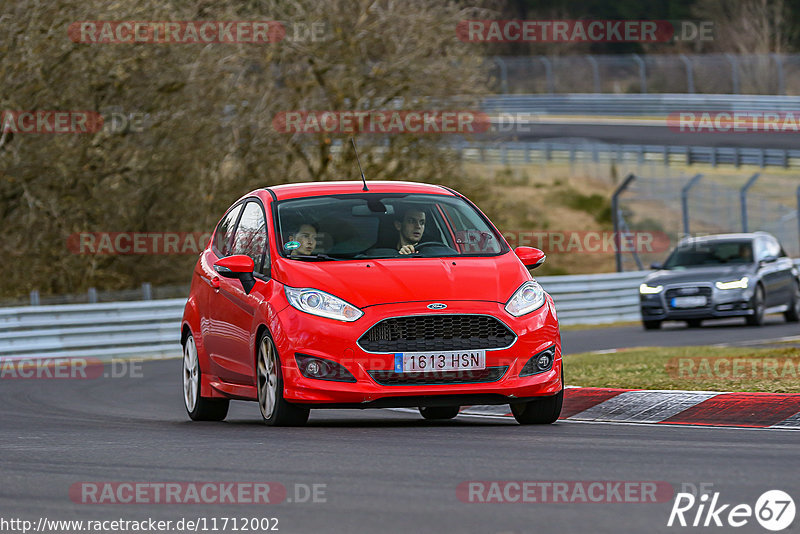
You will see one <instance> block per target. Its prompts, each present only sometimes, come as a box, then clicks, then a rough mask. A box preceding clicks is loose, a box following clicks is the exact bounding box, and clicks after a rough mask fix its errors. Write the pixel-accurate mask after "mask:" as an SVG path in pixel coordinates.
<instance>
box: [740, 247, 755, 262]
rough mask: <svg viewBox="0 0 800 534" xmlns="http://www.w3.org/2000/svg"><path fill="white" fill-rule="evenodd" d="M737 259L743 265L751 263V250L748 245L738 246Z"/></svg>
mask: <svg viewBox="0 0 800 534" xmlns="http://www.w3.org/2000/svg"><path fill="white" fill-rule="evenodd" d="M739 258H740V259H741V260H742V261H743V262H745V263H752V262H753V248H752V247H751V246H750V244H749V243H743V244H741V245H739Z"/></svg>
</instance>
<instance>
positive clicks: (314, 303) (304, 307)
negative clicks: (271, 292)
mask: <svg viewBox="0 0 800 534" xmlns="http://www.w3.org/2000/svg"><path fill="white" fill-rule="evenodd" d="M284 289H285V290H286V298H287V299H288V300H289V304H291V305H292V306H294V307H295V308H297V309H298V310H300V311H303V312H306V313H310V314H312V315H319V316H320V317H327V318H329V319H336V320H337V321H347V322H352V321H355V320H356V319H358V318H360V317H361V316H362V315H364V312H362V311H361V310H359V309H358V308H356V307H355V306H353V305H352V304H348V303H347V302H345V301H343V300H342V299H340V298H338V297H334V296H333V295H331V294H328V293H325V292H324V291H320V290H319V289H311V288H308V287H306V288H302V289H297V288H294V287H289V286H284Z"/></svg>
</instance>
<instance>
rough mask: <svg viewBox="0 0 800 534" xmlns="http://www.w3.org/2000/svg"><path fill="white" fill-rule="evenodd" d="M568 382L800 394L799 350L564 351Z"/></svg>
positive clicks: (704, 348)
mask: <svg viewBox="0 0 800 534" xmlns="http://www.w3.org/2000/svg"><path fill="white" fill-rule="evenodd" d="M564 370H565V378H566V382H567V384H569V385H575V386H583V387H603V388H629V389H682V390H700V391H759V392H764V393H800V350H798V349H797V348H796V347H786V348H766V349H753V348H739V347H732V348H727V347H726V348H722V347H642V348H635V349H625V350H622V351H620V352H616V353H612V354H592V353H581V354H568V355H565V356H564Z"/></svg>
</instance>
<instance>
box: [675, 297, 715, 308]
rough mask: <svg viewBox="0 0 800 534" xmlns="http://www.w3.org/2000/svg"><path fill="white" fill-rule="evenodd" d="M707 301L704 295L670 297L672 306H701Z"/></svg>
mask: <svg viewBox="0 0 800 534" xmlns="http://www.w3.org/2000/svg"><path fill="white" fill-rule="evenodd" d="M707 303H708V301H707V300H706V297H703V296H700V297H675V298H673V299H672V307H673V308H702V307H703V306H705V305H706V304H707Z"/></svg>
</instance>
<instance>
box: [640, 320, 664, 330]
mask: <svg viewBox="0 0 800 534" xmlns="http://www.w3.org/2000/svg"><path fill="white" fill-rule="evenodd" d="M642 325H643V326H644V329H645V330H658V329H659V328H661V321H642Z"/></svg>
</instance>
